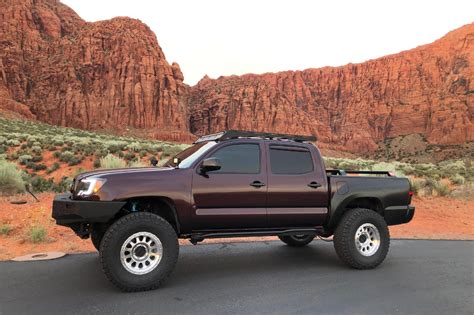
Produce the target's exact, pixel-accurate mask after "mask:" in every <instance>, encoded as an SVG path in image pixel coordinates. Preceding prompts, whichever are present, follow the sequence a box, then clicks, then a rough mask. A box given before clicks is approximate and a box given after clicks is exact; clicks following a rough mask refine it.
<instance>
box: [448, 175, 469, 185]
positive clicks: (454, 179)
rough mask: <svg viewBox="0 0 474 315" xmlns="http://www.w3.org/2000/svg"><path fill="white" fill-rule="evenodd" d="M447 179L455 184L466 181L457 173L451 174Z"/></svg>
mask: <svg viewBox="0 0 474 315" xmlns="http://www.w3.org/2000/svg"><path fill="white" fill-rule="evenodd" d="M449 179H450V180H451V182H452V183H453V184H455V185H464V183H465V182H466V179H465V178H464V176H461V175H459V174H456V175H453V176H451V177H450V178H449Z"/></svg>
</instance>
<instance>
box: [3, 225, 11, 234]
mask: <svg viewBox="0 0 474 315" xmlns="http://www.w3.org/2000/svg"><path fill="white" fill-rule="evenodd" d="M11 230H12V227H11V225H10V224H1V225H0V235H8V233H10V231H11Z"/></svg>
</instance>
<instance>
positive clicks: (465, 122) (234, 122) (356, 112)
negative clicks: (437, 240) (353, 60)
mask: <svg viewBox="0 0 474 315" xmlns="http://www.w3.org/2000/svg"><path fill="white" fill-rule="evenodd" d="M473 101H474V23H473V24H470V25H466V26H464V27H462V28H460V29H457V30H455V31H453V32H450V33H449V34H447V35H446V36H445V37H443V38H442V39H440V40H438V41H436V42H434V43H432V44H429V45H425V46H421V47H418V48H415V49H413V50H409V51H404V52H401V53H399V54H395V55H391V56H386V57H382V58H379V59H376V60H370V61H367V62H364V63H361V64H349V65H346V66H342V67H335V68H333V67H325V68H321V69H308V70H304V71H286V72H279V73H266V74H262V75H254V74H248V75H243V76H230V77H220V78H218V79H216V80H211V79H209V78H207V77H205V78H203V79H202V80H201V81H200V82H199V83H198V84H197V85H196V86H194V87H193V88H192V89H191V93H190V106H191V111H190V117H191V118H190V123H191V131H192V132H193V133H198V134H203V133H207V132H214V131H218V130H223V129H248V130H262V131H263V130H265V131H279V132H287V133H302V134H314V135H317V136H318V139H319V141H320V142H322V143H323V144H324V143H326V144H331V146H332V147H333V148H340V149H342V150H348V151H350V152H355V153H366V152H371V153H373V152H375V151H377V150H378V149H379V145H380V144H383V141H384V140H386V139H392V138H396V137H403V136H406V135H417V137H414V139H413V140H410V141H416V140H418V142H420V146H421V147H422V149H425V147H426V146H427V145H429V144H432V145H460V144H464V143H466V142H469V141H473V140H474V126H473V123H472V115H473V112H474V102H473Z"/></svg>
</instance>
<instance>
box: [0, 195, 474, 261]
mask: <svg viewBox="0 0 474 315" xmlns="http://www.w3.org/2000/svg"><path fill="white" fill-rule="evenodd" d="M53 197H54V195H53V194H50V193H44V194H39V195H38V198H39V199H40V202H35V201H34V200H33V198H32V197H29V196H26V195H22V196H15V197H9V198H2V199H0V227H1V226H2V225H4V224H8V225H10V226H11V228H12V230H11V231H10V232H9V233H8V234H7V235H0V260H6V259H11V258H13V257H17V256H21V255H25V254H28V253H37V252H44V251H63V252H67V253H78V252H90V251H94V250H95V249H94V248H93V246H92V245H91V242H90V240H81V239H79V238H78V237H77V236H76V235H75V234H74V233H73V232H72V231H71V230H70V229H68V228H65V227H60V226H57V225H56V224H55V221H54V220H53V219H52V218H51V203H52V200H53ZM20 199H23V200H27V201H28V203H27V204H24V205H14V204H11V203H10V201H12V200H20ZM413 203H414V204H415V206H416V207H417V208H416V213H415V217H414V219H413V220H412V222H410V223H409V224H404V225H400V226H393V227H391V228H390V233H391V236H392V237H393V238H413V239H469V240H474V200H461V199H453V198H446V197H433V198H415V200H414V202H413ZM34 225H37V226H42V227H44V228H45V229H46V230H47V236H46V239H45V241H43V242H41V243H32V242H31V241H30V240H29V235H28V234H29V233H28V231H29V229H30V228H31V226H34ZM273 239H276V238H274V237H265V238H258V239H243V238H240V239H225V240H222V239H218V240H208V241H205V242H229V241H230V242H235V241H243V240H260V241H261V240H273ZM180 243H181V244H182V245H184V244H189V242H188V241H186V240H180Z"/></svg>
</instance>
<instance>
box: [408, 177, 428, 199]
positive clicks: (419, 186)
mask: <svg viewBox="0 0 474 315" xmlns="http://www.w3.org/2000/svg"><path fill="white" fill-rule="evenodd" d="M408 180H409V181H410V186H411V190H412V191H413V193H414V194H415V195H416V196H418V195H420V192H421V191H422V190H423V188H424V186H425V181H424V180H423V179H421V178H414V177H409V178H408Z"/></svg>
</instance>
